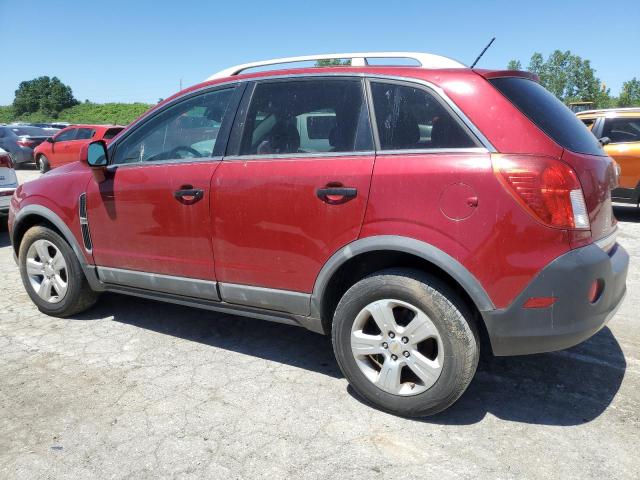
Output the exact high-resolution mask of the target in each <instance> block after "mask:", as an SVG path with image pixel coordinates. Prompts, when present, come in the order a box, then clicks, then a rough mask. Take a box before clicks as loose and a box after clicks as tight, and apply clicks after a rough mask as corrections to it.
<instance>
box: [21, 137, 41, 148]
mask: <svg viewBox="0 0 640 480" xmlns="http://www.w3.org/2000/svg"><path fill="white" fill-rule="evenodd" d="M16 143H17V144H18V145H20V146H21V147H33V146H34V145H35V144H36V142H35V141H34V140H31V139H30V138H18V140H16Z"/></svg>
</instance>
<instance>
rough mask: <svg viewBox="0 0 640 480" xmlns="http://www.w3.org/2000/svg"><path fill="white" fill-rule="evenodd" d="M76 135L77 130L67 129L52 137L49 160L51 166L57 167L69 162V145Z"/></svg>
mask: <svg viewBox="0 0 640 480" xmlns="http://www.w3.org/2000/svg"><path fill="white" fill-rule="evenodd" d="M77 133H78V129H77V128H69V129H66V130H63V131H62V132H60V133H58V134H57V135H56V136H54V137H53V143H52V144H51V158H50V159H49V161H50V162H51V164H52V165H53V166H56V167H59V166H60V165H64V164H65V163H69V162H70V160H69V145H70V144H71V143H72V142H73V141H74V139H75V138H76V135H77Z"/></svg>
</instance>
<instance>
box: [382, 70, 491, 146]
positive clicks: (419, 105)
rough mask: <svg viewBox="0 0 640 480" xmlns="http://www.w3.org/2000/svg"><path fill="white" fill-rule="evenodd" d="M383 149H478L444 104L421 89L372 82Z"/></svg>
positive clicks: (474, 141)
mask: <svg viewBox="0 0 640 480" xmlns="http://www.w3.org/2000/svg"><path fill="white" fill-rule="evenodd" d="M371 94H372V96H373V107H374V110H375V115H376V123H377V125H378V135H379V137H380V148H381V149H382V150H417V149H438V148H474V147H478V146H479V145H478V144H477V142H476V140H475V139H473V138H472V137H471V136H470V135H469V134H468V133H467V132H466V131H465V130H464V129H463V127H462V126H460V124H459V123H458V121H457V120H456V119H454V117H453V116H452V114H451V113H449V111H448V110H447V109H446V108H445V107H444V106H443V105H442V103H441V102H440V101H439V100H438V99H437V98H436V97H435V96H434V95H433V94H431V93H429V92H427V91H426V90H424V89H422V88H417V87H410V86H406V85H399V84H394V83H383V82H372V83H371Z"/></svg>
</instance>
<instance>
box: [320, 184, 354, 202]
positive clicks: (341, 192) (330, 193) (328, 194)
mask: <svg viewBox="0 0 640 480" xmlns="http://www.w3.org/2000/svg"><path fill="white" fill-rule="evenodd" d="M316 195H317V196H318V198H319V199H320V200H322V201H323V202H325V203H328V204H329V205H339V204H341V203H346V202H348V201H349V200H353V199H354V198H356V197H357V196H358V189H357V188H354V187H325V188H319V189H318V190H317V191H316Z"/></svg>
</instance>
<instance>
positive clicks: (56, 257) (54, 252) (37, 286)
mask: <svg viewBox="0 0 640 480" xmlns="http://www.w3.org/2000/svg"><path fill="white" fill-rule="evenodd" d="M26 270H27V275H28V277H29V283H30V284H31V287H32V288H33V290H34V291H35V292H36V293H37V294H38V296H39V297H40V298H42V299H43V300H45V301H46V302H49V303H59V302H60V301H62V299H63V298H64V297H65V295H66V294H67V289H68V278H69V277H68V272H67V262H66V261H65V259H64V257H63V256H62V252H61V251H60V249H59V248H58V247H56V246H55V245H54V244H53V243H52V242H50V241H49V240H43V239H40V240H36V241H35V242H33V243H32V244H31V246H30V247H29V250H28V251H27V256H26Z"/></svg>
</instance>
